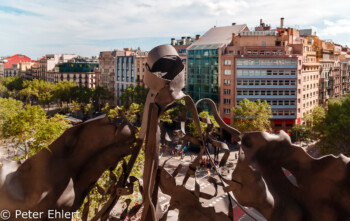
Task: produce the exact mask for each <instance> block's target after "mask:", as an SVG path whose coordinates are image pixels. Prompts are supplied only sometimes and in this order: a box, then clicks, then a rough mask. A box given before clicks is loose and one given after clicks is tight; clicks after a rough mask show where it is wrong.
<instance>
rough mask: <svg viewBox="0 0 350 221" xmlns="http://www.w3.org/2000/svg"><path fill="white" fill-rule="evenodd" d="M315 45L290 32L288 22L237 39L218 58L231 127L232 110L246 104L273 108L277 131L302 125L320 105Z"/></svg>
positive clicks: (241, 34) (223, 108)
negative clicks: (262, 102)
mask: <svg viewBox="0 0 350 221" xmlns="http://www.w3.org/2000/svg"><path fill="white" fill-rule="evenodd" d="M304 33H305V31H304ZM317 43H319V42H317ZM315 44H316V43H315V42H314V40H313V39H312V38H309V39H308V38H305V37H302V36H300V32H299V31H298V30H297V29H294V28H285V27H284V19H283V18H282V19H281V25H280V27H278V28H276V29H271V26H269V25H266V24H265V23H263V22H262V20H260V25H259V26H258V27H256V28H255V29H254V30H253V31H249V30H245V31H241V32H239V33H238V34H236V33H233V34H232V37H231V42H230V43H228V44H227V45H226V46H225V47H223V49H222V53H221V54H220V55H219V63H220V72H219V85H220V86H219V87H220V91H219V95H220V96H219V98H220V99H219V112H220V115H221V116H222V117H223V119H224V121H225V122H226V123H232V119H233V117H234V116H233V113H232V112H231V109H232V107H234V106H235V105H238V104H239V101H241V100H243V99H244V98H247V99H249V100H253V101H255V100H257V99H260V100H266V101H267V102H268V103H269V104H270V105H271V109H272V115H273V116H272V118H271V126H272V129H273V130H274V131H278V130H281V129H283V130H288V129H291V128H292V127H293V126H294V125H295V124H296V123H302V121H303V116H304V115H305V114H306V113H308V112H309V111H311V110H312V109H313V108H314V107H315V106H316V105H318V87H319V85H318V83H319V70H320V63H318V62H317V58H316V49H315V47H316V46H315Z"/></svg>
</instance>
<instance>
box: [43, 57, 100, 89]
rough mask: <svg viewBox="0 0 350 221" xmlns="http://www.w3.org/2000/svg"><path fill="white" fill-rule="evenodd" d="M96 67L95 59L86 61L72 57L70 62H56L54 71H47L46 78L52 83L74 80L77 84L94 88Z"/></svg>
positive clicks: (97, 65)
mask: <svg viewBox="0 0 350 221" xmlns="http://www.w3.org/2000/svg"><path fill="white" fill-rule="evenodd" d="M98 67H99V64H98V63H97V61H95V62H88V61H84V60H82V59H79V60H76V59H73V60H70V62H64V63H60V64H57V65H56V67H55V69H54V71H49V72H47V79H49V80H50V81H51V82H54V83H58V82H60V81H71V82H76V84H77V85H79V86H85V87H88V88H95V87H96V86H97V85H96V77H97V76H96V73H95V72H96V69H98Z"/></svg>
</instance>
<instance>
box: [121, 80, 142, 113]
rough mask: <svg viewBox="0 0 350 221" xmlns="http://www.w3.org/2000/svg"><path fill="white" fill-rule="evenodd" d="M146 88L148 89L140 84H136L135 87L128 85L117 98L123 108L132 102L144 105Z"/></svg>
mask: <svg viewBox="0 0 350 221" xmlns="http://www.w3.org/2000/svg"><path fill="white" fill-rule="evenodd" d="M148 90H149V89H146V88H144V87H143V86H140V85H137V86H136V87H134V85H130V86H129V87H127V88H126V89H125V90H124V92H123V93H122V94H121V95H120V97H119V98H118V100H119V101H120V103H121V104H122V105H123V106H124V107H125V108H129V106H130V105H131V104H132V103H137V104H142V105H144V104H145V102H146V98H147V93H148Z"/></svg>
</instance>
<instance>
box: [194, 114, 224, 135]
mask: <svg viewBox="0 0 350 221" xmlns="http://www.w3.org/2000/svg"><path fill="white" fill-rule="evenodd" d="M199 117H203V118H210V120H211V122H212V123H213V124H214V127H213V130H214V132H217V131H216V128H218V127H219V124H218V123H217V122H216V121H215V119H214V116H213V115H210V114H209V112H208V111H202V112H200V113H199ZM200 126H201V130H202V132H204V131H205V130H206V129H207V127H208V125H207V124H206V123H204V122H200ZM188 130H189V132H190V134H191V135H192V136H193V137H197V138H199V137H200V136H199V133H198V131H197V128H196V125H195V124H194V122H192V123H190V124H189V125H188Z"/></svg>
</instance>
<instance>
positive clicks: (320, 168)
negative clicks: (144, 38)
mask: <svg viewBox="0 0 350 221" xmlns="http://www.w3.org/2000/svg"><path fill="white" fill-rule="evenodd" d="M145 84H146V85H147V86H148V87H149V88H150V91H149V94H148V95H147V100H146V103H145V108H144V113H143V118H142V119H143V121H142V125H141V129H140V132H139V136H138V137H136V136H135V134H136V132H137V130H136V128H135V127H134V126H133V125H131V124H130V123H129V121H128V120H127V118H126V117H125V116H124V115H123V112H122V111H120V114H121V116H120V117H118V118H115V119H108V117H105V116H103V117H99V118H98V119H95V120H92V121H89V122H86V123H83V124H81V125H78V126H75V127H73V128H70V129H68V130H67V131H66V132H65V133H64V134H63V135H62V136H61V137H59V138H58V139H57V140H56V141H54V142H53V143H52V144H51V145H50V146H49V149H50V151H49V150H47V149H44V150H41V151H40V152H39V153H38V154H37V155H35V156H33V157H32V158H30V159H28V160H27V161H25V162H24V163H23V164H20V163H16V162H9V161H6V162H5V161H3V162H1V164H0V210H4V209H6V210H9V211H10V212H11V213H14V211H15V210H22V211H29V210H30V211H32V212H43V213H44V215H43V216H41V217H40V218H41V219H47V211H48V210H49V209H56V210H61V209H62V210H64V211H66V212H73V211H76V210H77V209H78V208H79V207H80V206H81V205H82V203H83V201H84V199H85V198H86V196H87V194H88V193H89V192H90V190H91V189H92V188H94V187H96V188H97V190H98V192H99V193H100V194H101V195H105V194H107V193H108V194H110V198H109V199H108V201H107V202H106V203H105V205H104V206H103V207H102V208H101V209H100V210H99V211H98V212H97V213H96V215H95V217H93V218H92V219H91V220H93V221H94V220H107V219H110V220H124V219H125V217H126V216H129V217H130V216H133V215H134V214H136V213H137V211H139V209H140V208H141V207H143V213H142V218H141V220H144V221H155V220H166V218H167V212H168V210H169V209H174V208H177V209H178V210H179V220H183V221H187V220H218V221H219V220H220V221H221V220H232V218H233V211H232V205H233V203H236V204H237V205H238V206H239V207H241V208H242V209H243V210H244V211H245V212H246V213H247V214H248V215H249V216H251V217H252V218H253V219H255V220H260V219H264V218H262V217H259V216H258V215H256V214H253V213H251V212H250V211H248V210H247V209H246V208H245V207H243V206H242V205H244V206H249V207H253V208H255V209H256V210H258V211H259V212H260V213H261V214H262V215H263V216H264V217H265V218H266V219H268V220H350V189H349V186H350V166H349V165H350V164H349V162H350V159H349V158H347V157H345V156H342V155H341V156H340V157H338V158H336V157H334V156H325V157H323V158H320V159H314V158H311V157H310V156H309V155H308V154H307V153H305V151H304V150H302V149H301V148H300V147H297V146H295V145H292V144H291V142H290V139H289V137H288V136H287V135H286V134H285V133H283V132H281V133H280V134H279V135H270V134H268V133H264V132H252V133H245V134H241V133H240V132H239V131H238V130H236V129H234V128H232V127H230V126H229V125H227V124H225V123H224V122H223V120H222V119H221V118H220V116H219V114H218V112H217V109H216V106H215V103H214V102H213V101H212V100H210V99H202V100H200V101H198V102H197V103H196V104H195V103H194V102H193V100H192V98H191V97H189V96H187V95H185V94H184V93H183V92H182V88H183V87H184V73H183V64H182V61H181V59H180V58H179V56H178V54H177V52H176V50H175V49H174V48H173V47H172V46H170V45H162V46H158V47H156V48H154V49H152V50H151V51H150V53H149V55H148V59H147V70H146V73H145ZM179 99H184V100H185V103H186V104H185V106H184V107H185V108H186V110H188V111H189V112H190V114H191V117H192V121H193V122H194V124H195V128H196V130H197V132H198V134H199V138H196V137H193V136H191V135H190V134H186V131H185V126H184V125H185V124H184V122H182V123H181V131H182V132H183V134H185V135H184V136H183V137H182V138H181V139H182V140H183V143H184V144H183V145H182V147H181V148H183V147H184V145H185V144H186V143H188V142H191V143H194V144H196V145H198V146H200V151H199V154H198V155H197V156H196V158H195V159H194V160H193V161H192V163H191V164H190V165H189V166H183V165H182V164H180V165H179V166H178V167H177V168H176V169H175V170H174V171H173V172H172V174H170V173H169V172H168V171H166V170H165V168H164V165H163V166H159V142H160V129H159V117H160V115H161V114H162V113H163V112H164V111H166V110H167V108H169V107H171V105H172V104H173V103H174V102H175V101H176V100H179ZM200 102H208V103H209V105H210V106H211V110H212V112H213V115H214V118H215V121H216V122H217V123H218V124H219V126H220V128H221V129H223V130H226V131H227V132H228V133H229V134H231V135H232V136H234V138H235V139H236V140H241V143H240V144H241V145H240V152H239V160H238V163H237V166H236V168H235V169H234V171H233V172H232V179H225V178H224V176H222V175H221V174H220V172H219V170H218V168H219V167H221V166H224V165H225V164H226V161H227V159H228V157H229V154H230V151H229V149H228V146H227V144H225V143H223V142H220V141H218V140H216V137H215V134H214V133H213V132H212V129H213V123H212V122H211V120H210V119H207V118H200V117H199V116H198V112H197V105H198V104H199V103H200ZM186 113H187V111H182V113H181V115H182V117H180V119H182V120H186ZM200 122H203V123H206V124H207V129H206V130H205V131H201V127H200ZM166 137H167V139H169V136H166ZM143 143H145V165H144V172H143V186H142V185H141V184H140V182H138V183H139V189H140V191H141V193H142V196H143V203H142V204H139V205H137V206H135V207H133V208H130V209H129V205H130V201H129V200H127V201H126V204H127V207H126V209H125V210H124V211H123V212H122V214H121V216H120V217H119V218H115V217H111V216H110V212H111V210H112V209H113V208H114V206H115V204H116V203H117V202H118V200H119V199H120V197H121V196H124V195H129V194H131V193H132V192H133V187H134V185H135V183H136V181H138V179H137V178H136V177H133V176H130V173H131V170H132V168H133V166H134V163H135V161H136V158H137V156H138V154H139V152H140V149H141V147H142V145H143ZM208 143H211V144H212V145H213V146H215V147H216V148H217V149H218V150H223V151H224V154H223V156H222V157H221V159H220V162H219V159H218V155H217V153H218V151H217V152H216V155H215V160H214V159H212V157H211V155H210V154H209V151H208V147H207V144H208ZM129 155H131V157H130V159H129V161H128V163H126V162H125V160H124V159H123V158H124V157H125V156H129ZM203 155H207V157H208V159H209V160H210V162H211V164H212V165H213V169H214V170H215V174H216V175H217V177H218V179H215V178H214V177H209V178H208V182H210V183H212V184H213V186H214V187H215V193H213V194H206V193H202V192H201V191H200V186H199V185H198V183H197V180H196V169H197V166H198V164H199V161H200V159H201V158H202V156H203ZM120 161H122V162H123V166H122V168H123V171H122V175H121V176H120V177H118V178H117V177H115V175H114V174H113V173H112V172H110V179H111V181H112V184H111V186H110V187H109V188H108V189H107V190H104V189H102V188H101V187H99V186H98V185H96V181H97V180H98V178H99V177H100V176H101V174H102V173H103V172H104V171H105V170H108V169H110V170H112V169H113V168H114V167H115V166H116V165H117V164H118V162H120ZM216 161H217V162H218V163H217V164H216ZM182 167H186V174H185V177H184V179H183V181H182V185H181V186H178V185H176V182H175V177H176V175H177V174H178V173H179V171H180V169H181V168H182ZM283 171H290V172H291V173H292V174H293V175H294V177H295V180H294V181H293V182H291V181H289V180H288V179H287V178H286V176H285V174H284V172H283ZM189 177H194V179H195V188H194V190H188V189H186V188H185V184H186V182H187V181H188V179H189ZM221 186H222V187H223V189H224V191H225V192H227V195H228V199H229V206H228V207H229V208H228V211H229V212H228V214H227V215H226V214H223V213H216V212H215V210H214V208H211V207H209V208H205V207H203V206H202V205H201V203H200V201H199V198H204V199H210V198H212V197H215V196H216V195H217V189H218V188H221ZM159 189H160V190H161V191H162V192H163V193H165V194H168V195H170V197H171V200H170V207H169V209H168V210H166V211H162V210H161V209H160V206H159V203H158V202H157V200H158V190H159ZM230 192H232V193H233V195H234V196H232V195H231V194H229V193H230ZM88 211H89V200H88V203H86V204H85V207H84V211H83V217H82V220H87V214H88ZM12 219H13V217H12ZM17 219H18V218H17ZM17 219H16V220H17Z"/></svg>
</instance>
